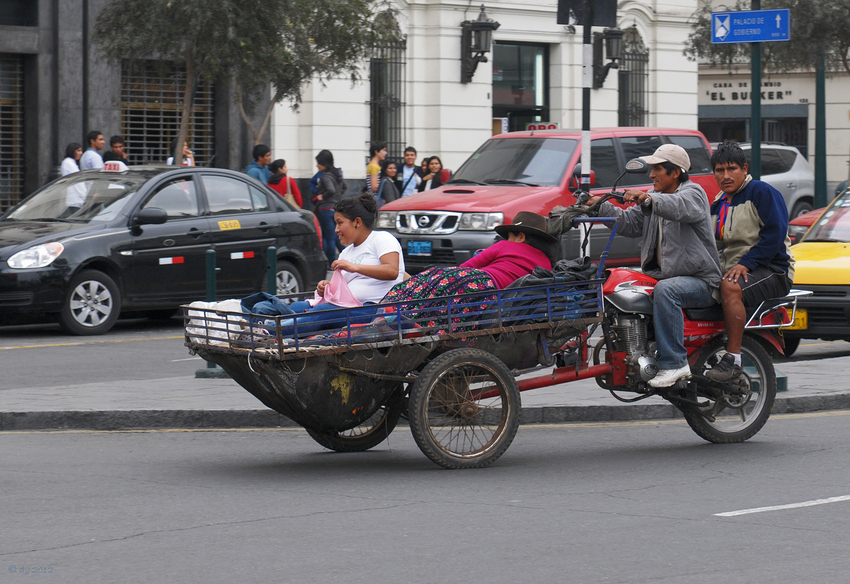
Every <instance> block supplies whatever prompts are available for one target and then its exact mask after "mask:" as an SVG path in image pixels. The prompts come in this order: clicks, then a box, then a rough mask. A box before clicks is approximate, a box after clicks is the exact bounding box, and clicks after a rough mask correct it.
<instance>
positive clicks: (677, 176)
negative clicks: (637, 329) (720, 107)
mask: <svg viewBox="0 0 850 584" xmlns="http://www.w3.org/2000/svg"><path fill="white" fill-rule="evenodd" d="M641 159H642V160H644V161H646V162H647V163H648V164H651V165H652V170H651V171H650V173H649V178H651V179H652V188H651V189H649V191H647V192H643V191H640V190H637V189H629V190H627V191H626V193H625V196H624V199H625V200H626V202H633V203H637V205H636V206H634V207H630V208H628V209H620V208H619V207H615V206H614V205H612V204H611V203H608V202H605V203H602V205H600V207H599V216H600V217H619V218H620V227H619V228H618V229H617V232H618V233H620V234H622V235H625V236H626V237H643V247H642V248H641V254H640V256H641V257H640V267H641V269H642V270H643V272H644V273H645V274H647V275H649V276H652V277H653V278H656V279H658V280H659V282H658V284H657V285H656V286H655V290H654V291H653V293H652V296H653V304H654V319H653V320H654V322H655V341H656V343H657V345H658V365H659V368H660V371H659V372H658V375H656V376H655V377H654V378H653V379H651V380H650V381H649V385H650V386H652V387H669V386H671V385H673V384H675V383H676V382H677V381H678V380H680V379H685V378H688V377H690V376H691V369H690V367H689V366H688V352H687V350H686V349H685V343H684V327H685V322H684V315H683V313H682V309H684V308H705V307H707V306H711V305H712V304H714V303H715V302H716V300H717V299H718V298H719V287H720V281H721V273H720V258H719V257H718V255H717V245H716V243H715V241H714V230H713V224H712V221H711V213H710V211H709V205H708V197H707V196H706V194H705V191H704V190H702V187H700V186H699V185H698V184H696V183H694V182H692V181H691V180H690V179H689V178H688V170H689V169H690V167H691V161H690V158H689V157H688V153H687V152H685V149H684V148H682V147H681V146H677V145H675V144H664V145H662V146H659V147H658V149H657V150H656V151H655V153H654V154H653V155H652V156H643V157H641ZM594 202H595V198H594V199H591V200H590V201H588V204H593V203H594Z"/></svg>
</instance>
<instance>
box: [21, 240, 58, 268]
mask: <svg viewBox="0 0 850 584" xmlns="http://www.w3.org/2000/svg"><path fill="white" fill-rule="evenodd" d="M63 251H65V246H64V245H62V244H61V243H45V244H44V245H37V246H35V247H31V248H29V249H25V250H24V251H19V252H18V253H16V254H15V255H13V256H12V257H10V258H9V259H8V260H6V263H7V264H9V267H10V268H12V269H15V270H28V269H32V268H43V267H45V266H49V265H50V264H52V263H53V260H55V259H56V258H58V257H59V254H61V253H62V252H63Z"/></svg>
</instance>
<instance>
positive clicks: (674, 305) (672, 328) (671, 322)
mask: <svg viewBox="0 0 850 584" xmlns="http://www.w3.org/2000/svg"><path fill="white" fill-rule="evenodd" d="M711 293H712V288H711V286H709V285H708V284H707V283H706V282H705V281H704V280H700V279H699V278H694V277H693V276H675V277H673V278H666V279H664V280H661V281H660V282H658V284H656V285H655V289H654V290H653V292H652V301H653V305H654V307H653V320H654V321H655V342H656V343H658V367H659V368H661V369H679V368H681V367H684V366H685V365H687V364H688V351H687V350H686V349H685V316H684V315H683V314H682V309H683V308H705V307H707V306H711V305H712V304H714V303H715V301H714V298H712V297H711Z"/></svg>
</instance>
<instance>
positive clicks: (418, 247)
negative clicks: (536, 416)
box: [376, 127, 718, 273]
mask: <svg viewBox="0 0 850 584" xmlns="http://www.w3.org/2000/svg"><path fill="white" fill-rule="evenodd" d="M665 143H674V144H678V145H679V146H682V147H683V148H684V149H685V150H687V152H688V154H689V156H690V159H691V169H690V175H691V180H693V181H695V182H697V183H698V184H700V186H702V187H703V189H705V190H706V192H707V193H708V194H709V196H713V194H714V193H715V192H717V190H718V189H717V184H716V183H715V182H714V175H713V173H712V170H711V164H710V158H711V148H710V146H709V144H708V141H707V140H706V139H705V136H703V135H702V134H701V133H700V132H697V131H695V130H683V129H672V128H629V127H626V128H605V129H598V130H594V131H592V132H591V165H592V170H593V172H594V174H595V176H596V182H595V185H594V187H593V191H592V192H594V193H601V192H605V191H606V190H609V189H610V188H611V186H612V185H613V184H614V181H615V180H616V178H617V177H618V176H619V175H620V173H621V172H622V169H623V167H624V165H625V163H626V162H627V161H628V160H631V159H632V158H635V157H638V156H646V155H649V154H652V153H653V152H654V151H655V149H656V148H658V146H660V145H661V144H665ZM580 160H581V132H580V131H578V130H546V131H533V132H531V131H529V132H512V133H509V134H501V135H498V136H493V137H492V138H490V139H489V140H487V141H486V142H485V143H484V144H483V145H482V146H481V147H480V148H479V149H478V150H476V151H475V153H474V154H473V155H472V156H470V157H469V159H468V160H467V161H466V162H464V163H463V165H462V166H461V167H460V168H459V169H458V170H457V172H456V173H455V174H454V176H452V178H451V180H449V182H448V183H447V184H445V185H443V186H441V187H439V188H437V189H434V190H431V191H425V192H423V193H418V194H414V195H411V196H409V197H404V198H402V199H398V200H396V201H393V202H392V203H389V204H388V205H385V206H384V207H382V208H381V211H380V212H379V214H378V221H377V225H376V227H377V228H378V229H382V230H385V231H389V232H390V233H392V234H393V235H394V236H395V237H396V238H398V240H399V242H400V243H401V246H402V250H403V252H404V263H405V266H406V268H407V270H408V271H410V272H411V273H415V272H418V271H421V270H422V269H424V268H426V267H428V266H435V265H439V266H456V265H458V264H460V263H463V262H464V261H466V260H468V259H469V258H470V257H472V254H473V253H475V251H476V250H478V249H483V248H486V247H487V246H489V245H491V244H492V243H494V242H495V241H496V234H495V232H494V231H493V228H494V227H495V226H496V225H501V224H503V223H510V222H511V221H512V220H513V217H514V215H515V214H516V213H517V212H519V211H533V212H535V213H539V214H541V215H548V213H549V211H550V210H551V209H552V208H553V207H555V206H557V205H564V206H568V205H571V204H573V203H574V202H575V197H574V196H573V192H572V191H571V189H570V182H571V178H572V176H573V173H574V172H575V169H576V165H577V164H578V163H579V162H580ZM620 186H622V187H627V188H638V189H643V190H648V189H649V188H650V186H651V181H650V180H649V175H648V174H647V175H634V174H627V175H626V176H624V177H623V179H622V181H621V182H620ZM607 239H608V232H607V230H606V229H601V228H596V229H595V230H594V233H593V234H592V236H591V249H590V255H591V257H594V256H596V255H598V254H599V253H600V252H601V251H602V249H603V248H604V245H605V243H606V242H607ZM560 251H561V257H575V256H576V255H578V238H577V235H576V234H574V233H571V234H570V235H568V236H566V237H564V238H562V241H561V250H560ZM639 257H640V240H639V239H626V238H623V237H617V238H615V241H614V244H613V245H612V249H611V254H610V256H609V260H608V263H609V265H634V264H636V263H637V262H638V260H639Z"/></svg>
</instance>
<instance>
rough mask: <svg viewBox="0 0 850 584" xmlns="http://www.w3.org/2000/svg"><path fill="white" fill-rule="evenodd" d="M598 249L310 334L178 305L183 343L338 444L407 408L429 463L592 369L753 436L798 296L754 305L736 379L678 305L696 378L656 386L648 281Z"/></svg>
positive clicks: (509, 434) (703, 315)
mask: <svg viewBox="0 0 850 584" xmlns="http://www.w3.org/2000/svg"><path fill="white" fill-rule="evenodd" d="M642 165H643V163H642V162H640V161H637V160H635V161H631V162H630V163H629V164H628V165H627V170H626V171H625V172H645V166H642ZM624 174H625V173H624ZM621 178H622V175H621ZM618 180H619V179H618ZM612 198H613V199H618V198H619V199H620V200H622V193H620V192H618V191H616V184H615V187H614V188H613V189H612V191H611V192H610V193H608V194H606V195H605V196H604V197H602V199H601V200H607V199H612ZM586 199H587V196H586V194H585V196H584V199H583V200H586ZM579 200H582V199H581V198H579ZM601 200H600V202H601ZM598 204H599V203H596V205H595V206H598ZM595 206H591V207H582V208H573V209H572V210H573V211H574V212H575V213H574V215H587V216H577V217H575V218H574V219H570V221H571V223H572V224H582V223H583V224H585V225H587V226H588V229H585V231H586V233H585V242H586V241H587V240H588V235H589V230H590V227H592V226H593V225H597V224H603V223H608V224H609V227H610V229H611V236H610V238H609V243H608V245H609V247H610V242H611V239H613V237H614V234H615V233H616V230H617V225H616V220H614V219H609V218H598V217H594V216H593V215H594V211H595ZM607 252H608V248H606V249H605V251H603V253H602V254H601V256H600V258H599V262H598V267H597V268H596V269H595V270H594V271H593V272H591V275H592V276H593V275H595V277H590V278H583V279H571V278H570V277H564V276H563V275H559V274H558V272H557V270H556V271H555V272H553V273H551V274H548V276H551V277H542V278H537V279H536V282H535V285H532V286H519V287H509V288H506V289H504V290H488V291H486V292H470V293H467V294H461V295H458V296H453V297H443V298H429V299H423V300H416V301H404V302H396V303H389V304H382V305H381V307H380V308H379V309H378V313H377V314H376V316H375V318H374V319H373V320H372V321H371V322H369V323H367V324H352V320H353V319H352V318H351V315H350V312H349V311H348V310H347V309H339V311H338V312H339V319H340V322H341V323H342V324H343V326H342V327H341V328H339V329H338V330H334V331H326V332H323V333H322V334H318V335H317V334H312V335H307V334H299V333H298V324H297V320H298V319H297V316H296V317H295V319H294V321H295V324H294V330H293V331H292V332H291V333H288V334H287V335H284V334H283V333H282V330H283V329H282V327H281V318H282V317H274V319H269V317H264V319H265V320H263V321H261V322H260V321H258V320H257V317H256V315H251V314H244V313H241V312H226V311H221V310H216V309H213V308H194V307H191V306H184V307H183V313H184V322H185V331H186V339H185V344H186V346H187V347H189V349H190V351H192V352H194V353H197V354H199V355H200V356H201V357H203V358H204V359H206V360H208V361H211V362H214V363H216V364H218V365H219V366H221V367H222V368H223V369H224V370H225V371H226V372H227V373H228V374H230V376H231V377H232V378H233V379H234V380H235V381H236V382H237V383H239V385H241V386H242V387H243V388H245V389H246V390H248V391H249V392H250V393H252V394H253V395H254V396H256V397H257V398H258V399H259V400H260V401H261V402H262V403H263V404H265V405H266V406H268V407H269V408H271V409H273V410H275V411H277V412H279V413H281V414H283V415H285V416H287V417H289V418H291V419H292V420H293V421H294V422H296V423H297V424H299V425H301V426H303V427H304V428H305V429H306V431H307V432H308V434H309V435H310V436H311V437H312V438H313V439H314V440H315V441H316V442H318V443H319V444H321V445H322V446H324V447H326V448H328V449H331V450H335V451H338V452H357V451H364V450H368V449H370V448H372V447H374V446H376V445H378V444H380V443H381V442H383V441H384V440H386V438H387V437H388V436H389V434H390V433H391V432H392V431H393V429H394V428H395V427H396V425H397V423H398V422H399V420H400V419H401V417H402V416H404V417H406V418H407V420H408V422H409V425H410V429H411V432H412V434H413V437H414V439H415V441H416V443H417V445H418V446H419V448H420V449H421V450H422V452H423V453H424V454H425V455H426V456H427V457H428V458H430V459H431V460H432V461H434V462H435V463H437V464H439V465H442V466H444V467H447V468H475V467H483V466H486V465H489V464H491V463H493V462H494V461H495V460H497V459H498V458H499V457H500V456H502V454H504V452H505V451H506V450H507V448H508V447H509V446H510V444H511V441H512V440H513V438H514V436H515V435H516V432H517V429H518V426H519V422H520V408H521V397H520V396H521V392H523V391H530V390H533V389H536V388H541V387H548V386H554V385H562V384H563V391H569V385H567V384H568V383H569V382H573V381H578V380H581V379H590V378H594V379H595V380H596V383H597V384H598V385H599V386H600V388H602V389H604V390H607V391H609V392H610V393H611V394H612V395H613V396H614V397H615V398H616V399H618V400H621V401H628V402H635V401H639V400H643V399H646V398H648V397H650V396H660V397H662V398H664V399H666V400H668V401H669V402H671V403H672V404H674V405H675V406H676V407H677V408H678V409H679V410H681V412H682V414H683V415H684V417H685V420H686V421H687V423H688V424H689V425H690V427H691V428H692V429H693V430H694V431H695V432H696V433H697V434H698V435H699V436H701V437H702V438H704V439H706V440H708V441H710V442H716V443H727V442H741V441H744V440H747V439H748V438H751V437H752V436H753V435H755V434H756V433H757V432H758V431H759V430H760V429H761V428H762V426H764V424H765V422H766V421H767V419H768V417H769V416H770V411H771V407H772V406H773V401H774V398H775V395H776V375H775V371H774V368H773V364H772V362H771V358H770V354H769V350H771V349H774V350H779V351H781V348H780V342H779V340H778V339H779V337H778V334H777V333H778V330H779V328H780V327H782V326H787V325H789V324H790V323H791V322H793V319H794V315H795V312H796V300H797V297H798V295H800V294H803V293H801V292H795V291H792V293H791V294H789V295H788V296H786V297H783V298H777V299H773V300H771V301H767V302H764V303H762V305H761V306H758V307H753V308H752V309H751V310H750V311H749V313H748V314H749V320H748V322H747V327H746V332H745V336H744V342H743V347H742V355H743V366H744V375H743V376H742V378H741V382H740V384H738V385H735V386H723V385H718V384H716V383H713V382H712V381H710V380H709V379H707V378H706V377H705V373H706V371H707V370H708V369H710V368H711V367H712V366H714V365H715V364H717V363H718V362H719V360H720V358H721V357H722V356H723V354H724V350H725V349H724V346H725V342H724V341H725V339H724V334H723V330H724V324H723V318H722V313H721V312H720V309H719V307H716V308H711V309H702V310H688V311H686V314H685V344H686V347H687V349H688V353H689V357H688V359H689V363H690V366H691V370H692V376H691V378H690V379H687V380H683V381H680V382H679V383H678V384H677V385H675V386H673V387H670V388H664V389H654V388H652V387H650V386H649V385H648V384H647V382H648V381H649V380H650V379H652V377H653V376H654V375H655V374H656V372H657V371H658V366H657V361H656V356H655V350H656V349H655V340H654V334H653V320H652V319H653V315H652V288H653V286H654V285H655V283H656V282H655V280H653V279H652V278H650V277H648V276H646V275H645V274H642V273H640V272H637V271H634V270H627V269H613V270H610V271H607V272H606V270H605V259H606V257H607ZM301 297H303V296H299V295H293V296H291V297H282V298H284V299H286V300H290V299H296V298H301ZM535 372H536V374H535ZM529 373H531V375H528V374H529ZM520 375H521V376H522V379H519V380H518V379H517V377H518V376H520Z"/></svg>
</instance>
